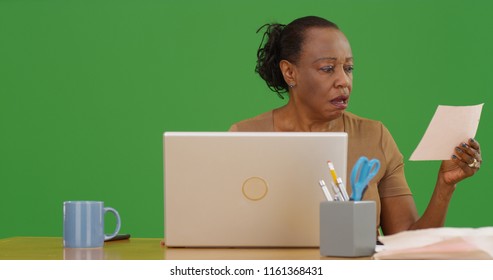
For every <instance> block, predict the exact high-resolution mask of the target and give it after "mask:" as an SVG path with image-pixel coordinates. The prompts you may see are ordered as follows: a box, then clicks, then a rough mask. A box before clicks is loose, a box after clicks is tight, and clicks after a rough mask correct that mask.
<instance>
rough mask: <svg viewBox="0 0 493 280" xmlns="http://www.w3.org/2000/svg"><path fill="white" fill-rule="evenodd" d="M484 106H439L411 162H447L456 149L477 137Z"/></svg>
mask: <svg viewBox="0 0 493 280" xmlns="http://www.w3.org/2000/svg"><path fill="white" fill-rule="evenodd" d="M482 109H483V104H479V105H473V106H444V105H439V106H438V108H437V110H436V112H435V115H434V116H433V119H432V120H431V122H430V124H429V126H428V128H427V129H426V132H425V135H424V136H423V138H422V139H421V141H420V142H419V145H418V147H417V148H416V150H414V152H413V154H412V155H411V158H410V160H447V159H450V157H451V156H452V155H453V154H454V148H455V147H456V146H458V145H459V144H460V143H462V142H464V141H467V140H468V139H469V138H474V137H475V136H476V131H477V130H478V125H479V119H480V117H481V110H482Z"/></svg>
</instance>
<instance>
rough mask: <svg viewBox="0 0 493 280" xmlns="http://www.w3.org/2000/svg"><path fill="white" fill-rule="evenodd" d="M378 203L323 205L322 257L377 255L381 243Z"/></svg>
mask: <svg viewBox="0 0 493 280" xmlns="http://www.w3.org/2000/svg"><path fill="white" fill-rule="evenodd" d="M376 212H377V210H376V204H375V201H325V202H321V203H320V254H321V255H322V256H332V257H363V256H371V255H373V254H374V252H375V245H376V242H377V228H376V215H377V213H376Z"/></svg>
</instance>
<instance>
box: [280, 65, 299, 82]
mask: <svg viewBox="0 0 493 280" xmlns="http://www.w3.org/2000/svg"><path fill="white" fill-rule="evenodd" d="M279 68H281V73H282V75H283V76H284V81H286V83H287V84H288V86H289V87H291V88H292V87H294V86H296V70H295V68H294V64H292V63H291V62H289V61H287V60H281V61H280V62H279Z"/></svg>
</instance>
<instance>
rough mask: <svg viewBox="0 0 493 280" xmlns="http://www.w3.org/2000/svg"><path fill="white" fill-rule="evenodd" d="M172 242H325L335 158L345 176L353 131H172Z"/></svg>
mask: <svg viewBox="0 0 493 280" xmlns="http://www.w3.org/2000/svg"><path fill="white" fill-rule="evenodd" d="M163 142H164V196H165V212H164V217H165V225H164V235H165V242H166V245H167V246H169V247H317V246H319V242H320V238H319V234H320V233H319V223H320V221H319V207H320V202H321V201H324V200H325V197H324V195H323V192H322V190H321V188H320V186H319V184H318V182H319V180H320V179H324V180H325V181H326V182H327V184H329V182H331V180H332V179H331V177H330V173H329V169H328V167H327V161H328V160H330V161H332V162H333V163H334V166H335V169H336V171H337V173H338V176H339V177H341V178H342V179H343V181H345V178H346V162H347V134H346V133H315V132H313V133H291V132H268V133H266V132H166V133H164V141H163Z"/></svg>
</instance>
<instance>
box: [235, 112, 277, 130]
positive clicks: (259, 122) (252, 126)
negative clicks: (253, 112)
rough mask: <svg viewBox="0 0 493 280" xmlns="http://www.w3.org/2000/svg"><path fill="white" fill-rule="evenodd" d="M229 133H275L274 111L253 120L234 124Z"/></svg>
mask: <svg viewBox="0 0 493 280" xmlns="http://www.w3.org/2000/svg"><path fill="white" fill-rule="evenodd" d="M229 131H240V132H262V131H274V119H273V114H272V111H268V112H265V113H262V114H260V115H258V116H255V117H253V118H249V119H246V120H242V121H240V122H237V123H235V124H233V125H232V126H231V127H230V128H229Z"/></svg>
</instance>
